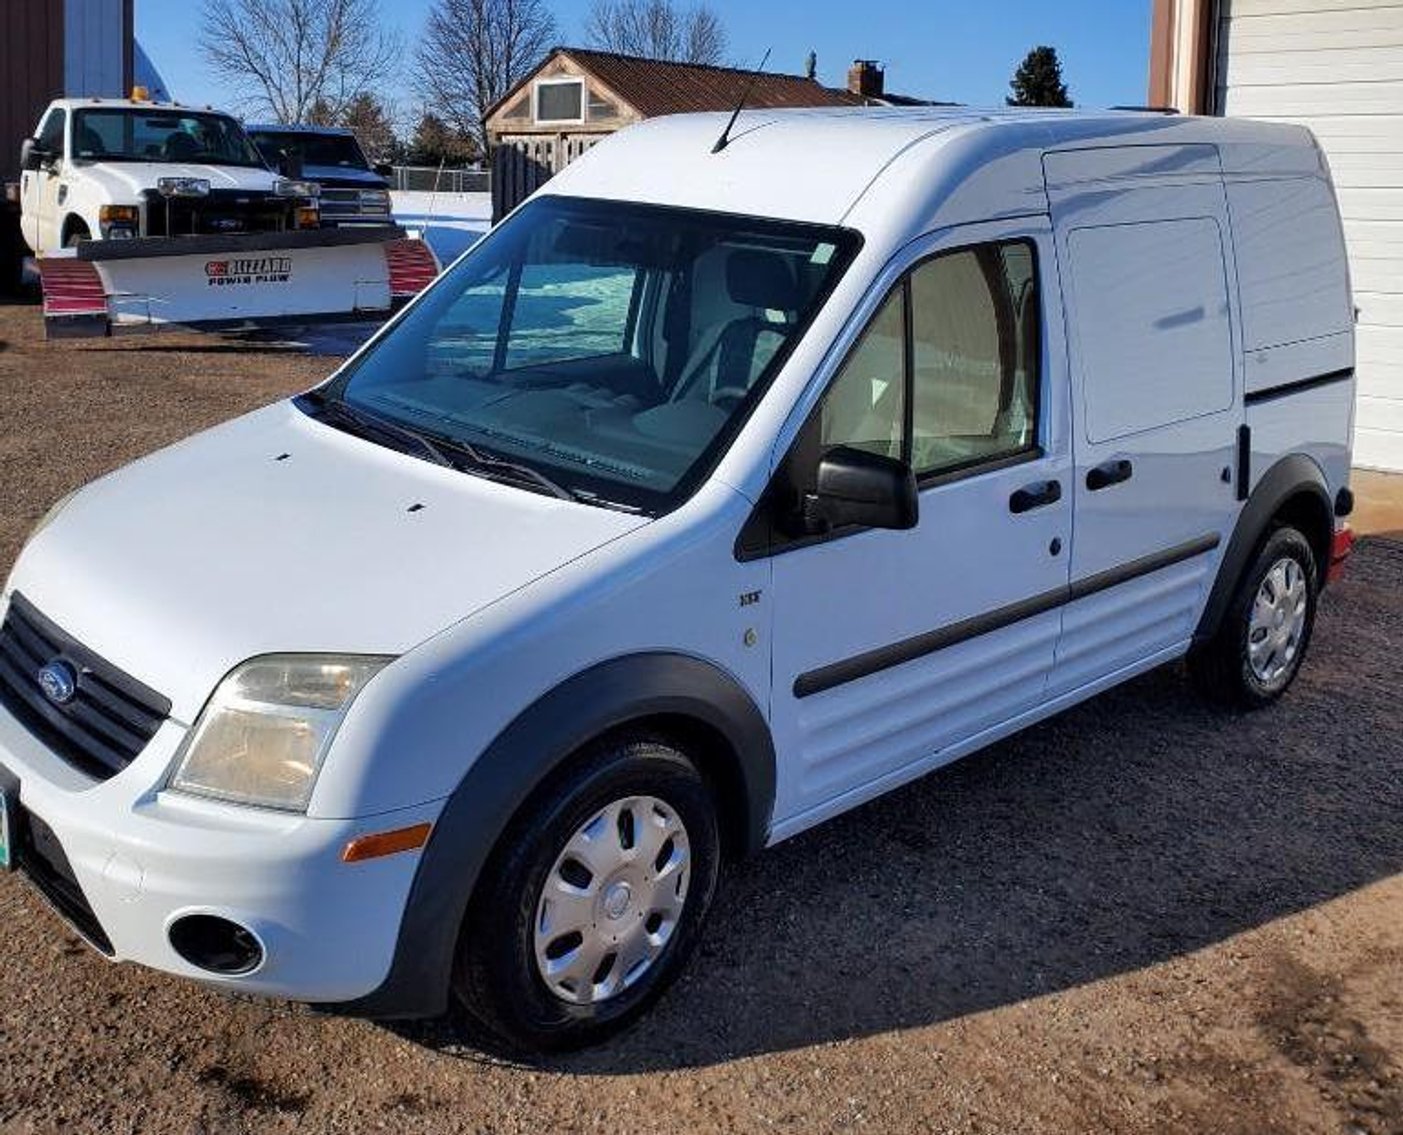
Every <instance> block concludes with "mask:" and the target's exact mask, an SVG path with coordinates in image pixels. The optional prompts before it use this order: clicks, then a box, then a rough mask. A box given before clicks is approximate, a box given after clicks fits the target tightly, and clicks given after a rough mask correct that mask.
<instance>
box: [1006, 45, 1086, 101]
mask: <svg viewBox="0 0 1403 1135" xmlns="http://www.w3.org/2000/svg"><path fill="white" fill-rule="evenodd" d="M1009 86H1010V87H1011V88H1012V89H1013V95H1012V96H1011V97H1010V98H1009V99H1008V100H1007V101H1008V105H1009V106H1071V105H1072V100H1071V98H1069V97H1068V94H1067V84H1066V83H1064V82H1063V81H1062V61H1061V60H1060V59H1058V58H1057V48H1055V47H1035V48H1033V50H1032V51H1030V52H1028V56H1027V58H1026V59H1024V60H1023V62H1022V63H1020V64H1019V66H1018V70H1017V71H1015V72H1014V75H1013V82H1011V83H1010V84H1009Z"/></svg>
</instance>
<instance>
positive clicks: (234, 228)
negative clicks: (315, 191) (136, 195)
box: [142, 189, 300, 236]
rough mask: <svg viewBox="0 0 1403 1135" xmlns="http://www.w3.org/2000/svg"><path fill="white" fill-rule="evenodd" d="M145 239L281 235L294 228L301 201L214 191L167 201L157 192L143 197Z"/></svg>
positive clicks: (147, 193)
mask: <svg viewBox="0 0 1403 1135" xmlns="http://www.w3.org/2000/svg"><path fill="white" fill-rule="evenodd" d="M142 201H143V204H144V205H145V213H146V228H145V231H144V232H143V235H144V236H210V235H219V234H222V233H266V232H282V231H284V230H285V229H290V228H292V227H294V226H293V223H292V222H293V216H292V211H293V209H294V208H295V207H296V205H298V204H299V203H300V199H297V198H290V197H279V196H277V195H276V194H273V193H257V192H252V191H245V190H240V189H214V190H211V191H210V193H209V195H208V196H206V197H172V198H169V199H167V198H165V197H162V196H161V194H160V193H159V192H158V191H157V190H155V189H148V190H146V191H145V192H144V193H143V194H142Z"/></svg>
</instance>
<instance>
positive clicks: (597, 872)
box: [455, 739, 720, 1051]
mask: <svg viewBox="0 0 1403 1135" xmlns="http://www.w3.org/2000/svg"><path fill="white" fill-rule="evenodd" d="M719 862H720V840H719V836H718V832H717V822H716V814H715V808H714V806H713V803H712V799H711V794H710V792H709V791H708V789H707V786H706V783H705V782H704V781H703V779H702V777H701V775H700V774H699V773H698V771H697V769H696V767H695V766H694V765H693V764H692V762H691V761H690V760H688V758H687V757H686V756H685V755H684V754H683V753H681V752H680V751H678V750H677V749H674V748H672V747H671V746H669V745H666V744H663V743H660V742H656V741H652V740H645V739H636V740H625V741H620V742H614V743H609V744H606V745H603V746H601V747H599V748H598V749H596V750H595V751H593V752H592V753H590V754H589V755H588V756H587V757H585V758H584V759H583V760H581V761H580V762H579V763H578V764H577V765H575V766H573V767H571V768H570V769H569V770H568V771H567V772H566V773H565V774H564V775H563V776H562V777H560V778H558V779H557V780H556V781H555V782H553V783H551V784H549V785H548V786H547V787H546V788H545V789H544V790H543V791H542V792H541V793H540V794H538V796H537V798H536V799H535V800H533V801H532V802H531V803H530V804H528V805H527V807H526V809H525V811H524V813H523V814H522V816H520V817H519V818H518V819H517V820H516V821H514V822H513V824H512V826H511V828H510V829H509V831H508V832H507V834H506V835H505V836H504V837H503V840H502V843H501V844H500V845H499V847H498V849H497V851H496V852H495V853H494V854H493V856H492V860H491V862H490V863H489V864H488V867H487V869H486V871H485V873H484V876H483V879H482V882H481V884H480V886H479V889H478V893H477V894H476V895H475V896H474V898H473V902H472V903H471V905H470V907H469V911H468V917H467V920H466V922H465V925H464V928H463V932H462V936H461V941H460V944H459V955H458V965H457V972H456V976H455V989H456V992H457V994H458V997H459V1000H460V1001H461V1002H462V1003H463V1006H464V1008H465V1010H466V1011H467V1012H468V1014H469V1016H470V1017H471V1018H472V1019H473V1020H474V1021H475V1022H476V1023H477V1024H478V1025H480V1026H481V1027H482V1028H483V1030H484V1031H485V1032H486V1033H487V1034H488V1035H489V1038H491V1039H495V1040H497V1041H499V1042H501V1043H504V1044H505V1045H506V1046H507V1047H508V1048H511V1049H515V1050H519V1051H521V1050H524V1051H553V1050H561V1049H569V1048H578V1047H582V1046H584V1045H587V1044H592V1043H594V1042H596V1041H598V1040H601V1039H603V1038H604V1037H605V1036H607V1035H609V1034H610V1033H612V1032H614V1031H616V1030H618V1029H620V1028H622V1027H623V1026H624V1025H626V1024H627V1023H628V1022H629V1021H631V1020H633V1019H634V1018H635V1017H637V1016H638V1015H639V1014H640V1013H642V1012H643V1011H644V1010H645V1009H646V1008H647V1007H648V1005H649V1004H651V1003H652V1002H653V1001H654V1000H655V999H656V998H657V997H658V996H659V995H661V993H662V992H663V990H664V989H666V987H667V986H668V985H669V984H671V982H672V981H673V980H674V979H675V978H676V976H677V974H678V973H679V971H680V970H681V968H682V966H683V964H684V963H685V961H686V959H687V956H688V954H690V952H691V950H692V947H693V946H694V945H695V944H696V940H697V938H698V935H699V933H700V930H701V926H702V922H703V920H704V918H705V915H706V912H707V909H708V907H709V906H710V904H711V898H712V894H713V892H714V891H715V887H716V878H717V872H718V867H719Z"/></svg>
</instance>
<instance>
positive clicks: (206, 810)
mask: <svg viewBox="0 0 1403 1135" xmlns="http://www.w3.org/2000/svg"><path fill="white" fill-rule="evenodd" d="M183 735H184V728H183V727H182V726H180V725H178V724H175V723H173V722H167V723H166V724H165V725H164V726H162V728H161V729H160V731H159V732H158V733H157V734H156V736H155V738H153V740H152V741H151V743H150V744H149V745H148V746H147V748H146V750H145V751H144V752H143V753H142V754H141V756H140V757H138V758H137V760H136V761H134V762H133V763H132V764H131V765H130V766H129V767H128V768H127V769H125V770H124V771H123V772H121V773H119V774H117V775H116V776H114V777H112V778H111V779H110V780H107V781H103V782H97V781H93V780H90V779H89V778H87V777H86V776H84V775H83V774H82V773H80V772H78V771H77V770H75V769H73V768H71V767H70V766H69V765H67V764H66V763H65V762H63V761H62V760H61V759H60V758H59V757H57V756H55V755H54V754H53V753H51V752H49V751H48V749H47V748H46V747H45V746H44V745H43V744H42V743H41V742H39V741H38V740H37V739H35V738H34V737H33V736H32V735H31V734H30V733H29V732H28V730H27V729H26V728H25V727H24V726H23V725H22V724H21V723H20V722H18V721H17V720H15V719H14V717H12V716H11V715H10V714H9V713H8V712H7V711H6V710H5V709H4V708H3V707H0V788H5V789H6V791H7V794H9V795H10V796H11V797H12V799H16V798H17V802H18V809H17V810H16V812H17V816H18V824H17V828H18V830H19V832H20V833H21V838H20V839H18V840H17V844H18V846H19V848H20V855H19V860H20V870H21V872H22V873H24V874H26V875H28V876H29V877H30V879H31V881H33V882H34V883H35V884H36V885H37V886H38V889H39V890H40V891H41V892H42V893H44V894H45V895H46V897H48V899H49V901H50V902H51V903H52V904H53V905H54V906H55V907H57V908H58V909H59V911H60V913H62V914H64V915H65V916H66V917H67V918H68V920H69V921H70V922H71V923H72V924H73V925H74V926H75V928H76V929H78V930H79V931H80V932H81V933H82V934H83V935H84V937H85V938H87V939H88V940H89V941H90V942H92V943H93V944H94V945H95V946H97V947H98V948H99V949H100V950H102V952H103V953H105V954H106V955H107V956H109V957H110V958H112V959H113V960H114V961H134V962H139V963H141V964H142V965H146V966H150V967H151V968H153V969H158V970H163V971H165V972H167V973H172V974H176V975H179V976H181V977H188V978H193V979H195V980H198V981H202V982H205V983H207V984H212V985H217V986H221V987H224V988H227V989H233V990H238V991H240V992H247V993H255V994H262V995H268V996H275V997H286V998H290V999H293V1000H298V1001H308V1002H330V1003H336V1002H344V1001H352V1000H355V999H357V998H359V997H363V996H365V995H367V994H369V993H371V992H372V991H373V990H375V989H377V988H378V987H379V986H380V985H381V984H382V983H383V981H384V979H385V977H386V975H387V974H388V972H389V969H390V963H391V960H392V958H393V956H394V952H395V945H396V940H397V938H398V934H399V929H400V923H401V921H402V917H403V913H404V907H405V903H406V901H407V899H408V896H409V890H410V886H411V884H412V882H413V879H414V874H415V871H416V869H417V867H418V862H419V853H418V852H407V853H401V854H398V855H390V856H387V857H385V858H383V859H377V860H371V861H367V862H361V863H354V864H346V863H343V862H341V858H340V856H341V851H342V849H343V848H344V847H345V845H346V843H347V842H348V841H349V840H351V839H354V838H355V837H357V836H359V835H365V834H369V833H372V832H378V831H386V830H389V829H394V828H400V827H408V826H411V825H413V824H416V823H424V822H432V821H433V820H434V819H435V818H436V815H437V812H438V810H439V805H438V804H431V805H423V806H420V807H416V808H411V809H404V810H401V811H397V812H392V813H387V814H383V815H379V816H375V817H373V818H370V819H366V820H330V819H312V818H309V817H306V816H296V815H285V814H280V813H275V812H268V811H262V810H258V809H252V808H236V807H229V806H226V805H220V804H216V803H213V802H207V801H203V800H197V799H193V798H187V797H184V796H181V795H180V794H179V793H172V792H165V791H158V790H155V789H153V788H152V787H151V786H152V785H159V784H160V783H162V782H163V779H164V774H165V770H166V768H167V766H168V765H169V762H170V760H171V758H172V757H173V756H174V753H175V750H176V748H177V746H178V745H179V743H180V740H181V738H182V736H183ZM34 821H37V823H35V822H34ZM36 834H37V838H38V840H39V841H41V842H42V841H48V842H49V844H50V846H49V847H48V848H47V851H46V852H45V853H44V854H42V855H40V854H37V849H35V848H33V847H27V840H28V839H34V838H35V836H36ZM26 836H27V838H26ZM54 845H56V846H57V848H58V849H59V851H60V853H61V855H60V858H61V861H62V862H63V864H65V865H66V866H67V867H68V868H69V871H70V872H71V882H72V885H73V888H75V889H76V892H77V897H78V898H79V899H80V900H81V902H82V903H83V904H85V905H86V908H87V912H88V913H90V915H91V921H90V922H89V921H87V920H86V918H85V913H84V911H83V909H82V908H81V907H79V908H78V909H75V908H74V906H73V897H74V896H73V895H72V894H67V895H65V894H63V893H61V892H63V891H64V890H65V888H64V887H62V886H58V885H57V884H56V880H55V876H56V875H57V876H59V877H60V879H59V882H61V881H62V880H61V876H62V874H63V872H62V871H61V870H59V869H57V868H56V866H55V863H56V860H55V858H54V856H53V854H52V853H53V850H54ZM56 891H57V892H60V893H56ZM189 914H214V915H218V916H220V917H222V918H227V919H229V920H231V921H233V922H235V923H238V924H239V925H240V926H243V927H246V928H247V929H248V930H250V931H252V933H253V934H254V935H255V936H256V937H257V938H258V940H259V941H260V942H261V943H262V945H263V948H264V956H263V960H262V962H261V963H260V965H259V966H258V968H256V969H255V970H253V971H252V972H250V973H248V974H244V975H240V976H220V975H216V974H212V973H209V972H206V971H204V970H201V969H199V968H197V967H196V966H194V965H191V964H190V963H189V962H187V961H186V960H185V959H183V958H182V957H181V956H180V955H179V954H178V953H176V951H175V949H174V948H173V947H172V946H171V943H170V940H169V938H168V932H169V928H170V926H171V924H172V923H173V922H174V921H175V920H177V919H179V918H181V917H183V916H185V915H189Z"/></svg>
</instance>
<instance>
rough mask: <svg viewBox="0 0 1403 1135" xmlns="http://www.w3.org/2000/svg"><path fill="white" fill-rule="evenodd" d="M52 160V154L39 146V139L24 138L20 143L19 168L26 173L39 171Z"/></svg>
mask: <svg viewBox="0 0 1403 1135" xmlns="http://www.w3.org/2000/svg"><path fill="white" fill-rule="evenodd" d="M53 160H54V155H53V153H52V152H50V151H49V150H46V149H44V148H43V147H42V146H41V145H39V139H37V138H26V139H25V140H24V141H23V142H21V143H20V148H19V168H20V169H22V170H24V171H26V172H27V173H33V172H34V171H35V170H41V169H43V168H44V167H45V166H46V165H48V164H49V163H50V162H52V161H53Z"/></svg>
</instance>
